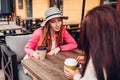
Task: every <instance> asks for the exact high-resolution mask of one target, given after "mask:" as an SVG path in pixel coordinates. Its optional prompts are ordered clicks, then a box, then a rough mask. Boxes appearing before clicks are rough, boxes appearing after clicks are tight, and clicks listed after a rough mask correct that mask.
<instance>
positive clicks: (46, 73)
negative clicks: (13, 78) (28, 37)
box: [21, 50, 82, 80]
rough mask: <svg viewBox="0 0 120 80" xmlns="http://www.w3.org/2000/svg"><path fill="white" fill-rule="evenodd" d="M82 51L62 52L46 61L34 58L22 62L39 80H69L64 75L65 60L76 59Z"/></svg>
mask: <svg viewBox="0 0 120 80" xmlns="http://www.w3.org/2000/svg"><path fill="white" fill-rule="evenodd" d="M81 52H82V51H81V50H74V51H67V52H60V53H59V54H58V55H55V56H47V57H46V59H45V60H42V61H41V60H38V59H36V58H34V57H32V58H30V59H26V60H22V61H21V63H22V65H23V66H24V67H25V68H26V69H28V71H29V72H30V73H31V74H32V75H33V76H34V77H36V78H37V79H38V80H39V79H42V80H68V79H67V78H66V77H65V75H64V67H63V66H64V60H65V59H66V58H68V57H72V58H76V57H77V56H78V55H80V54H81Z"/></svg>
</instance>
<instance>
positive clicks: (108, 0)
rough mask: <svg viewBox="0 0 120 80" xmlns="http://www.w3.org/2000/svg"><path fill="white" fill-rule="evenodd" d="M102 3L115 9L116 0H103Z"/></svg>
mask: <svg viewBox="0 0 120 80" xmlns="http://www.w3.org/2000/svg"><path fill="white" fill-rule="evenodd" d="M103 4H104V5H110V6H112V7H113V8H115V9H116V5H117V0H104V3H103Z"/></svg>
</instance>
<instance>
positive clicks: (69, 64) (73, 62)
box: [64, 58, 77, 70]
mask: <svg viewBox="0 0 120 80" xmlns="http://www.w3.org/2000/svg"><path fill="white" fill-rule="evenodd" d="M64 64H65V67H67V68H69V69H72V70H75V69H76V66H77V61H76V59H74V58H67V59H66V60H65V61H64Z"/></svg>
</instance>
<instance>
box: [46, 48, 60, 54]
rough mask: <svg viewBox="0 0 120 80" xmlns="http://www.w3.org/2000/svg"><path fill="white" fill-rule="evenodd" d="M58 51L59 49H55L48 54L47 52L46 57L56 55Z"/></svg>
mask: <svg viewBox="0 0 120 80" xmlns="http://www.w3.org/2000/svg"><path fill="white" fill-rule="evenodd" d="M59 51H60V48H59V47H57V48H54V49H52V50H51V51H50V52H48V53H47V55H48V56H52V55H56V54H58V52H59Z"/></svg>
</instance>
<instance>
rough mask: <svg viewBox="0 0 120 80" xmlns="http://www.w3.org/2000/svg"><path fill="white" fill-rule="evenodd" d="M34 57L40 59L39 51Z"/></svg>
mask: <svg viewBox="0 0 120 80" xmlns="http://www.w3.org/2000/svg"><path fill="white" fill-rule="evenodd" d="M33 57H35V58H37V59H40V55H39V54H38V53H37V51H35V53H33Z"/></svg>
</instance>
